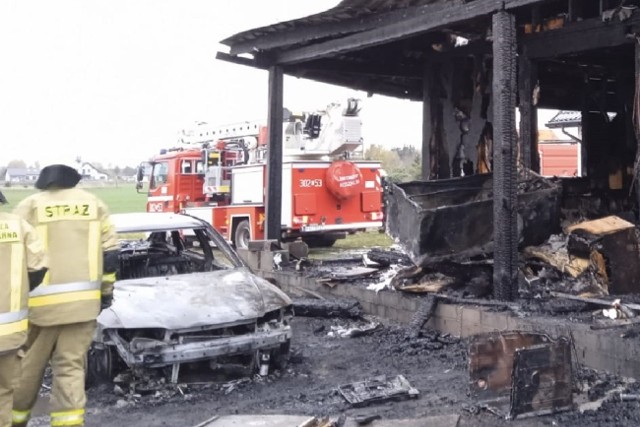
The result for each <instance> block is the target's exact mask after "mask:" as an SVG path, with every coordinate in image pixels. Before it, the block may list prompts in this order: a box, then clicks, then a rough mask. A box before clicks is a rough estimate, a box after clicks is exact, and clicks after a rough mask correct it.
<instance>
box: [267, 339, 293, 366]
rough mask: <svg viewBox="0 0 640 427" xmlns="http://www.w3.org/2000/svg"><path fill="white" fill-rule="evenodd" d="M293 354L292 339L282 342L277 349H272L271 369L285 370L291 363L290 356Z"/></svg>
mask: <svg viewBox="0 0 640 427" xmlns="http://www.w3.org/2000/svg"><path fill="white" fill-rule="evenodd" d="M290 356H291V340H287V341H285V342H283V343H282V344H280V346H279V347H278V348H276V349H273V350H271V355H270V357H271V359H270V360H271V366H270V368H271V370H273V369H278V370H280V371H282V370H285V369H286V368H287V366H288V365H289V357H290Z"/></svg>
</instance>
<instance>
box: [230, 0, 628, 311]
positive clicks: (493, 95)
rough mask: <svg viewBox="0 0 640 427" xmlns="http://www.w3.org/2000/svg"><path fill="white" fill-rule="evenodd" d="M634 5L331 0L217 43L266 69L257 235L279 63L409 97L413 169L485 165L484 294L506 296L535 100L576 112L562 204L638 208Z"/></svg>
mask: <svg viewBox="0 0 640 427" xmlns="http://www.w3.org/2000/svg"><path fill="white" fill-rule="evenodd" d="M638 6H640V1H638V0H626V1H625V0H622V1H621V0H502V1H497V0H467V1H463V0H401V1H390V0H343V1H342V2H341V3H340V4H338V5H337V6H336V7H334V8H333V9H330V10H328V11H326V12H323V13H319V14H317V15H313V16H309V17H306V18H302V19H297V20H293V21H289V22H283V23H278V24H274V25H270V26H267V27H263V28H256V29H253V30H249V31H245V32H242V33H239V34H236V35H233V36H231V37H229V38H227V39H226V40H223V41H222V43H223V44H225V45H227V46H229V52H228V53H219V54H218V58H219V59H222V60H226V61H230V62H235V63H238V64H242V65H247V66H252V67H257V68H261V69H265V70H268V72H269V124H270V126H269V141H270V149H269V166H268V194H269V196H268V203H267V228H268V231H267V238H277V235H278V227H279V218H280V199H279V197H280V196H279V195H280V184H281V183H280V180H281V177H280V162H281V158H282V127H281V126H279V125H276V124H279V123H281V122H282V96H283V74H284V73H286V74H289V75H292V76H297V77H303V78H307V79H312V80H316V81H320V82H325V83H331V84H336V85H342V86H347V87H350V88H354V89H359V90H363V91H366V92H367V93H370V94H382V95H388V96H393V97H398V98H404V99H410V100H414V101H421V102H422V103H423V129H422V131H423V132H422V135H423V136H422V154H423V162H422V175H423V179H425V180H442V179H449V178H455V177H460V176H463V175H464V176H468V175H475V174H484V173H492V174H493V179H492V181H491V184H490V188H488V189H486V190H487V192H489V193H491V196H492V197H491V199H492V208H491V212H492V213H493V215H492V224H493V227H492V229H491V230H492V231H491V233H492V237H493V238H492V241H493V244H494V273H493V282H494V294H495V296H496V297H498V298H500V299H507V300H508V299H511V298H513V297H514V293H515V291H514V289H515V287H516V282H517V279H516V277H517V270H518V265H517V264H518V256H519V255H518V244H519V237H518V221H519V220H518V213H517V211H518V203H519V201H518V200H519V197H518V177H519V174H521V173H522V171H524V173H527V172H528V171H532V173H535V172H536V171H539V157H538V148H537V129H538V120H537V109H538V108H553V109H562V110H573V111H579V112H581V124H582V145H581V147H582V148H581V150H582V152H581V156H580V159H581V160H580V161H581V170H582V171H583V175H584V176H582V177H578V178H572V179H569V180H566V181H564V182H562V187H563V190H564V192H563V203H565V205H568V206H570V207H571V206H573V207H580V208H582V209H583V210H584V211H585V216H587V217H597V216H603V215H605V214H609V213H619V212H634V211H635V212H637V205H638V196H637V194H640V193H638V192H637V188H638V187H637V186H634V185H633V181H634V176H635V175H636V172H635V171H636V169H637V166H636V165H637V162H636V157H637V140H638V137H637V136H638V133H639V126H638V121H637V114H638V111H637V110H638V106H639V104H640V101H639V100H638V94H637V90H636V87H637V85H638V84H640V46H639V40H640V39H638V35H637V34H638V27H639V25H640V11H638V10H637V8H638ZM247 54H249V55H247ZM516 109H519V112H520V122H519V126H516ZM517 128H519V131H518V130H517ZM536 209H544V206H543V207H541V208H536Z"/></svg>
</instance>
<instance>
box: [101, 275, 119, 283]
mask: <svg viewBox="0 0 640 427" xmlns="http://www.w3.org/2000/svg"><path fill="white" fill-rule="evenodd" d="M115 281H116V273H104V274H103V275H102V283H115Z"/></svg>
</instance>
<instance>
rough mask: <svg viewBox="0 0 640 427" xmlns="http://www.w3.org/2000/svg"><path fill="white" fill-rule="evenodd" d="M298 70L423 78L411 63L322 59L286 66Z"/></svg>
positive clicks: (289, 70) (419, 70) (291, 69)
mask: <svg viewBox="0 0 640 427" xmlns="http://www.w3.org/2000/svg"><path fill="white" fill-rule="evenodd" d="M296 71H318V72H338V73H341V74H357V75H360V76H371V77H384V78H398V77H400V78H406V79H414V80H422V69H421V68H420V67H414V66H410V65H398V64H393V63H379V62H377V63H376V62H353V61H348V60H340V59H322V60H319V61H313V62H308V63H305V64H300V65H297V64H296V65H290V66H287V67H285V72H286V73H287V74H290V73H294V72H296Z"/></svg>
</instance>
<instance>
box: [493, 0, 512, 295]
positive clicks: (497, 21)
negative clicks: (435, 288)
mask: <svg viewBox="0 0 640 427" xmlns="http://www.w3.org/2000/svg"><path fill="white" fill-rule="evenodd" d="M492 26H493V87H492V96H493V121H494V126H493V141H494V144H493V242H494V262H493V292H494V295H495V297H496V298H497V299H499V300H502V301H509V300H512V299H513V298H514V297H515V296H516V294H517V286H518V280H517V277H518V276H517V275H518V230H517V168H516V155H517V144H516V127H515V122H516V120H515V109H516V27H515V17H514V16H513V15H511V14H510V13H507V12H505V11H500V12H497V13H495V14H494V15H493V19H492Z"/></svg>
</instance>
